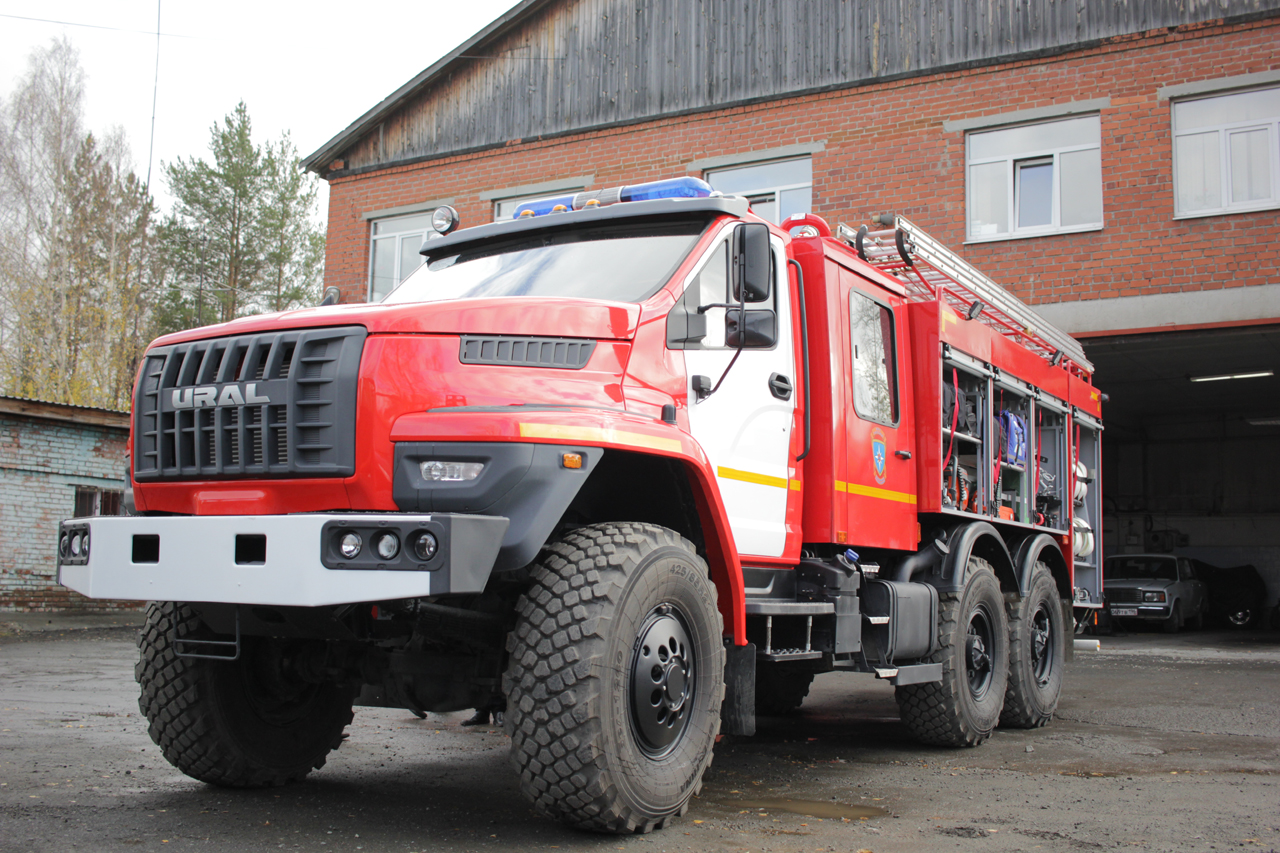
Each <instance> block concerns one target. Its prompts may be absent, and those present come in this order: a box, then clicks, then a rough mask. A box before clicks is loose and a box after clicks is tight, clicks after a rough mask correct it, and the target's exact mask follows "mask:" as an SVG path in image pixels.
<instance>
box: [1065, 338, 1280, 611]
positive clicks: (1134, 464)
mask: <svg viewBox="0 0 1280 853" xmlns="http://www.w3.org/2000/svg"><path fill="white" fill-rule="evenodd" d="M1084 345H1085V352H1086V353H1087V354H1088V356H1089V358H1090V360H1092V361H1093V363H1094V364H1095V366H1096V368H1097V372H1096V374H1095V384H1096V385H1097V386H1098V387H1099V388H1100V389H1101V390H1102V391H1103V392H1105V393H1107V394H1109V395H1110V400H1109V402H1108V403H1107V404H1106V405H1104V406H1103V418H1104V422H1105V424H1106V431H1105V432H1104V433H1103V465H1102V495H1103V542H1104V554H1105V555H1106V556H1111V555H1113V554H1137V553H1172V554H1174V555H1177V556H1183V557H1188V558H1191V559H1194V560H1200V561H1203V562H1204V563H1207V564H1210V565H1213V566H1219V567H1233V566H1242V565H1253V566H1255V567H1256V568H1257V570H1258V573H1259V574H1260V575H1261V577H1262V579H1263V581H1264V582H1265V584H1266V592H1265V595H1266V600H1265V602H1264V606H1263V609H1264V613H1263V614H1259V617H1260V619H1261V620H1262V621H1263V622H1264V623H1265V619H1266V617H1265V613H1266V611H1268V610H1269V609H1270V608H1272V607H1274V606H1275V604H1276V600H1277V595H1278V594H1280V376H1278V375H1277V374H1280V325H1266V326H1244V327H1234V328H1220V329H1206V330H1196V331H1180V332H1162V333H1148V334H1131V335H1120V336H1114V337H1097V338H1089V339H1086V340H1085V341H1084Z"/></svg>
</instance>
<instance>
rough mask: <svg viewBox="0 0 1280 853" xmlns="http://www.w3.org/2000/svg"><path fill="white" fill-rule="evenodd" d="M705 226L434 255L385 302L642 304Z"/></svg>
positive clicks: (625, 230) (616, 231) (625, 229)
mask: <svg viewBox="0 0 1280 853" xmlns="http://www.w3.org/2000/svg"><path fill="white" fill-rule="evenodd" d="M705 224H706V223H705V221H704V220H701V219H699V220H693V221H684V222H673V223H661V224H654V225H643V224H641V225H637V224H635V223H630V224H626V225H611V226H597V227H594V228H579V229H575V230H572V231H554V232H549V233H547V232H543V233H541V234H532V235H522V236H520V237H517V238H512V239H506V240H503V241H501V242H494V241H490V242H483V243H474V244H471V245H463V246H461V247H458V248H456V249H445V250H443V252H442V253H441V254H436V253H434V252H431V249H430V244H428V246H427V249H428V252H430V254H428V256H427V262H426V263H425V264H423V265H422V266H420V267H418V269H417V271H415V272H414V273H413V274H412V275H410V276H409V277H408V278H406V279H405V280H404V282H403V283H402V284H401V285H400V286H399V287H397V288H396V289H395V290H393V291H391V293H390V294H388V295H387V298H386V299H384V300H383V302H384V303H392V302H438V301H441V300H445V299H470V298H481V297H495V296H570V297H580V298H584V299H607V300H611V301H614V302H642V301H644V300H645V299H648V298H649V297H650V296H652V295H653V294H654V293H657V292H658V288H660V287H662V285H663V284H665V283H666V281H667V279H668V278H669V277H670V276H671V274H672V273H673V272H675V269H676V267H677V266H678V265H679V264H680V262H681V261H682V260H684V258H685V256H686V255H688V254H689V251H690V250H691V249H692V248H693V246H694V244H695V243H696V242H697V241H698V236H699V235H700V234H701V233H702V230H703V227H704V226H705Z"/></svg>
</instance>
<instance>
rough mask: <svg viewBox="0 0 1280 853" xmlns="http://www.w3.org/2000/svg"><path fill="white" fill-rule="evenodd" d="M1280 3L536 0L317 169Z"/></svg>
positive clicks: (433, 70)
mask: <svg viewBox="0 0 1280 853" xmlns="http://www.w3.org/2000/svg"><path fill="white" fill-rule="evenodd" d="M1277 14H1280V0H1217V2H1215V3H1212V4H1207V3H1184V2H1175V0H1150V1H1149V2H1141V3H1126V2H1119V0H1112V2H1099V3H1064V2H1062V0H1022V2H1019V3H1012V4H1010V3H1003V2H1002V3H995V4H990V3H973V2H972V0H812V2H808V3H795V2H790V1H789V0H575V2H565V0H523V2H521V3H519V4H518V5H516V6H514V7H513V8H512V9H510V10H509V11H508V12H507V13H506V14H504V15H503V16H501V17H500V18H498V19H497V20H495V21H493V22H492V23H490V24H489V25H488V26H487V27H485V28H484V29H482V30H481V31H480V32H478V33H476V34H475V35H474V36H472V37H471V38H470V39H468V40H466V41H465V42H463V43H462V44H460V45H459V46H458V47H456V48H455V49H454V50H452V51H450V52H449V53H448V54H447V55H445V56H444V57H443V58H441V59H440V60H439V61H438V62H436V63H434V64H433V65H431V66H430V67H429V68H427V69H425V70H424V71H422V73H420V74H418V75H417V76H415V77H414V78H413V79H412V80H410V81H408V82H407V83H405V84H404V85H403V86H401V87H400V88H398V89H397V90H396V91H394V92H392V93H391V94H390V95H389V96H387V97H386V98H384V99H383V100H382V101H380V102H379V103H378V104H377V105H376V106H374V107H373V108H372V109H370V110H369V111H368V112H366V113H365V114H364V115H362V116H361V117H360V118H358V119H357V120H356V121H354V122H353V123H352V124H350V125H349V126H348V127H347V128H346V129H344V130H343V131H342V132H341V133H339V134H338V135H337V136H335V137H333V138H332V139H331V140H329V141H328V142H327V143H325V144H324V145H323V146H322V147H321V148H319V149H318V150H316V151H315V152H313V153H312V154H310V155H308V156H307V157H306V158H305V159H304V160H303V165H304V166H305V167H306V168H307V169H309V170H311V171H313V172H317V173H319V174H320V175H322V176H324V177H327V178H331V177H340V176H343V175H352V174H359V173H362V172H365V171H375V170H379V169H385V168H388V167H390V166H398V165H406V164H410V163H415V162H420V161H425V160H431V159H436V158H440V157H448V156H458V155H461V154H466V153H470V152H473V151H480V150H489V149H493V148H498V147H501V146H503V145H506V144H509V143H511V142H512V141H519V140H529V139H545V138H550V137H555V136H562V135H567V134H574V133H581V132H583V131H588V130H596V129H600V128H607V127H616V126H622V125H628V124H635V123H640V122H646V121H652V120H654V119H658V118H664V117H671V116H677V115H686V114H693V113H698V112H703V111H707V110H716V109H724V108H726V107H731V106H740V105H745V104H750V103H756V102H764V101H771V100H776V99H778V98H782V97H790V96H796V95H802V94H806V93H812V92H821V91H829V90H834V89H844V88H849V87H856V86H862V85H868V84H872V83H879V82H883V81H886V80H894V79H902V78H908V77H916V76H920V75H928V74H937V73H949V72H953V71H959V70H963V69H969V68H974V67H978V66H982V65H991V64H997V63H1005V62H1010V61H1015V60H1020V59H1030V58H1036V57H1045V56H1051V55H1057V54H1062V53H1066V52H1069V51H1073V50H1078V49H1081V48H1084V47H1088V46H1091V45H1098V44H1101V43H1105V42H1108V41H1111V40H1115V39H1120V38H1125V37H1127V36H1129V35H1131V34H1134V33H1141V32H1152V31H1163V30H1165V29H1166V28H1169V29H1176V28H1178V27H1184V26H1189V27H1201V26H1203V25H1204V23H1205V22H1207V21H1220V22H1225V23H1232V22H1236V21H1243V20H1253V19H1258V18H1264V17H1273V16H1275V15H1277Z"/></svg>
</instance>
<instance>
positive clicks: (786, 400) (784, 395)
mask: <svg viewBox="0 0 1280 853" xmlns="http://www.w3.org/2000/svg"><path fill="white" fill-rule="evenodd" d="M733 230H734V229H733V228H728V229H726V230H725V232H724V233H723V234H722V235H721V238H720V239H719V240H718V241H716V243H714V244H713V245H712V246H711V248H710V249H709V250H708V251H707V252H706V253H705V255H704V256H703V259H702V262H701V264H700V265H699V267H698V269H697V271H696V272H694V273H693V275H692V276H690V278H689V280H688V281H687V283H686V288H685V297H684V299H683V302H684V303H685V307H686V308H687V310H688V311H691V312H696V311H697V309H698V307H700V306H708V305H715V304H720V305H723V304H725V303H733V302H736V301H737V300H736V298H735V296H734V293H733V288H732V287H731V283H732V280H733V270H734V269H735V266H736V265H735V263H734V240H733ZM770 252H771V255H772V258H773V260H772V262H771V280H772V287H771V288H770V290H771V292H770V295H769V298H768V299H767V300H766V301H765V302H755V303H752V302H748V303H747V306H746V307H747V308H748V309H751V310H755V311H764V310H772V311H774V312H775V315H776V323H775V325H774V328H775V330H776V341H775V342H774V343H773V344H772V345H771V346H758V345H757V346H747V347H744V348H742V349H741V350H739V349H738V348H737V347H734V346H729V345H727V343H726V334H725V330H726V309H725V308H723V307H718V308H708V309H706V310H704V311H703V312H702V313H703V314H705V316H706V322H707V334H706V336H705V337H703V338H702V339H701V340H699V341H697V342H694V343H690V344H686V345H685V346H684V360H685V370H686V375H687V377H688V380H687V381H688V382H689V425H690V431H691V432H692V433H693V436H694V438H696V439H697V440H698V443H699V444H701V445H702V448H703V450H705V451H706V453H707V456H708V457H709V458H710V460H711V465H712V468H713V470H714V471H715V473H716V482H717V484H718V485H719V487H720V495H721V498H722V500H723V501H724V506H725V511H726V512H727V514H728V516H729V526H730V527H731V528H732V530H733V538H734V542H735V543H736V544H737V548H738V553H739V554H743V555H755V556H768V557H781V556H782V555H783V552H784V550H785V548H786V542H787V532H788V525H787V516H788V513H787V508H788V499H789V494H790V492H791V491H792V489H793V485H792V484H793V483H795V488H797V489H798V486H799V483H798V482H795V480H794V473H795V470H794V468H793V463H792V460H791V456H790V448H791V430H792V424H793V421H794V411H795V406H796V395H795V389H794V386H795V384H796V381H795V380H796V375H795V356H794V352H793V348H792V325H791V320H790V310H791V307H790V302H791V299H790V292H789V291H790V288H789V287H788V284H787V282H788V279H787V263H786V256H785V254H784V253H783V248H782V242H781V241H780V240H778V239H777V238H770ZM698 377H703V379H702V380H699V379H698ZM695 382H706V383H709V384H711V385H717V384H718V385H719V387H718V388H717V389H716V391H715V392H714V393H713V394H711V395H710V396H703V397H702V398H701V399H699V393H698V391H697V387H696V385H695ZM799 494H800V493H799V491H796V495H797V501H796V506H797V511H798V506H799V502H798V496H799Z"/></svg>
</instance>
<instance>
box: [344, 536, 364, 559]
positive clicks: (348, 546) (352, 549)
mask: <svg viewBox="0 0 1280 853" xmlns="http://www.w3.org/2000/svg"><path fill="white" fill-rule="evenodd" d="M363 546H364V540H362V539H361V538H360V534H359V533H344V534H343V535H342V538H341V539H339V540H338V551H339V552H340V553H341V554H342V556H344V557H346V558H347V559H348V560H353V559H355V558H356V557H357V556H358V555H359V554H360V549H361V548H362V547H363Z"/></svg>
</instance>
